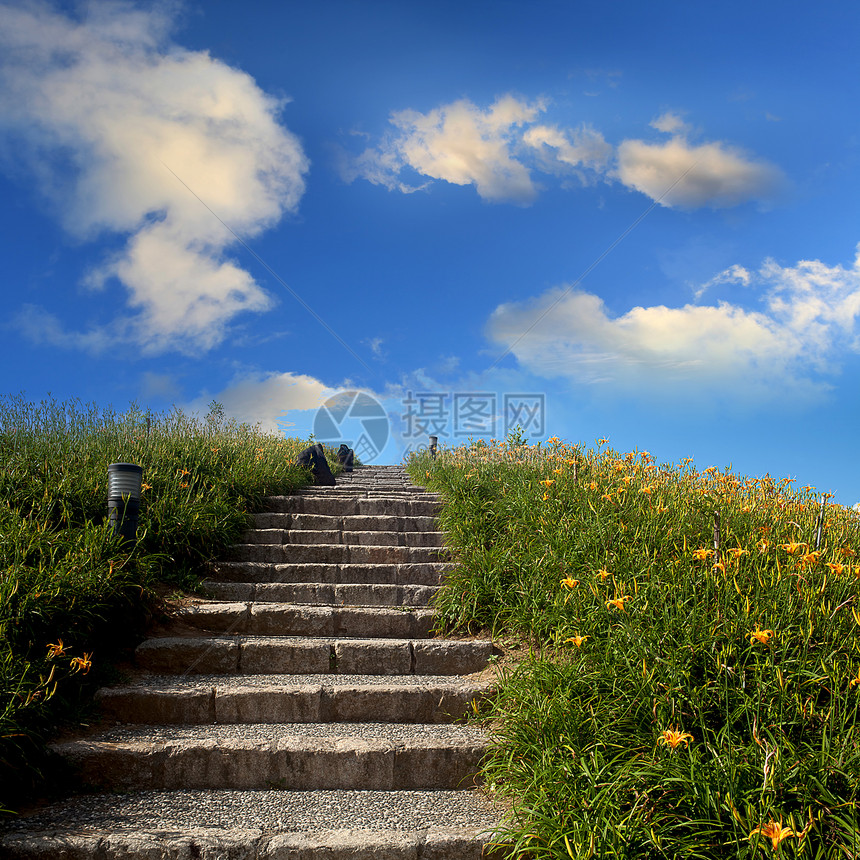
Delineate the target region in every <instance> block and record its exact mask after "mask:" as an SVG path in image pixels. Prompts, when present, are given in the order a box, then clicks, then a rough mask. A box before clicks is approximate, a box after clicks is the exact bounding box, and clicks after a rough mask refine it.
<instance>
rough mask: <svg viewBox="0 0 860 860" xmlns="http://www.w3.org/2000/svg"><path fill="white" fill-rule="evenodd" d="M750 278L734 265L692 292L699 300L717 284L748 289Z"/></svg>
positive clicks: (742, 269) (744, 271)
mask: <svg viewBox="0 0 860 860" xmlns="http://www.w3.org/2000/svg"><path fill="white" fill-rule="evenodd" d="M751 278H752V276H751V275H750V273H749V271H748V270H747V269H745V268H744V267H743V266H738V265H737V264H735V265H733V266H729V267H728V269H724V270H723V271H722V272H719V273H718V274H716V275H714V277H713V278H710V279H709V280H707V281H705V283H704V284H702V285H701V286H700V287H699V288H698V289H697V290H696V291H695V292H694V295H695V297H696V298H697V299H700V298H701V297H702V296H703V295H704V294H705V293H706V292H707V291H708V290H709V289H710V288H711V287H716V286H718V285H719V284H741V285H742V286H744V287H748V286H749V285H750V280H751Z"/></svg>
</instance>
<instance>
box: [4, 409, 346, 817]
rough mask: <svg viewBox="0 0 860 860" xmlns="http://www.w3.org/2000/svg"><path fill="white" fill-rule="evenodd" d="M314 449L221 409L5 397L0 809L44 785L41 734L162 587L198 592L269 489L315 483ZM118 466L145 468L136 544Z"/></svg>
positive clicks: (74, 702) (75, 704)
mask: <svg viewBox="0 0 860 860" xmlns="http://www.w3.org/2000/svg"><path fill="white" fill-rule="evenodd" d="M306 445H307V442H304V441H301V440H298V439H284V438H282V437H277V436H272V435H266V434H263V433H260V432H259V431H257V430H256V429H254V428H251V427H248V426H247V425H236V424H234V423H230V422H226V423H225V422H224V421H223V420H221V418H220V415H219V410H218V408H217V406H216V408H215V409H214V410H213V411H212V412H211V413H210V415H209V416H207V419H205V420H203V421H197V420H193V419H190V418H188V417H186V416H184V415H183V414H182V413H180V412H174V413H171V414H168V415H153V414H147V413H143V412H141V411H139V410H137V409H134V408H132V409H131V410H130V411H129V412H128V413H126V414H124V415H116V414H114V413H113V412H111V411H102V410H98V409H96V408H95V407H82V406H81V405H80V404H77V403H71V404H68V403H67V404H60V403H56V402H54V401H46V402H43V403H41V404H38V405H36V404H30V403H27V402H26V401H24V400H22V399H13V398H6V399H4V400H0V464H2V468H0V556H2V559H1V560H2V568H0V571H2V572H0V787H2V790H0V809H2V808H3V806H4V805H10V804H12V803H13V802H15V803H20V802H22V800H23V799H25V797H26V795H27V794H28V792H32V791H38V790H42V789H44V785H43V783H42V779H43V767H44V763H45V759H44V744H45V741H46V740H47V739H49V738H50V737H51V735H52V734H53V733H54V732H55V731H56V728H57V726H58V725H59V724H60V723H62V722H63V721H64V720H68V719H69V718H70V717H73V716H74V715H75V714H76V713H79V712H80V709H81V708H85V707H86V705H87V703H88V701H89V700H90V697H91V694H92V691H93V690H94V689H95V688H96V687H97V686H98V685H99V683H102V682H104V681H105V680H106V679H109V678H110V673H111V662H112V660H113V658H114V657H115V656H116V655H117V654H118V653H120V652H121V651H122V649H124V648H128V647H129V646H131V645H133V644H134V643H135V638H136V637H138V636H139V635H140V631H141V630H142V626H143V623H144V619H145V614H146V611H147V607H151V606H152V605H153V597H154V594H153V588H154V586H155V585H156V583H159V582H161V583H167V584H168V585H172V586H175V587H176V588H182V587H185V588H188V587H192V588H193V587H194V585H195V583H196V582H197V581H198V574H199V573H200V571H201V569H202V564H203V563H204V562H205V561H206V560H207V559H210V558H213V557H215V556H217V555H218V553H219V552H220V551H221V550H222V549H223V548H224V547H225V546H227V545H228V544H229V543H233V542H235V541H236V540H237V538H238V537H239V535H240V534H241V532H242V531H243V530H244V529H245V528H247V526H248V525H249V512H250V511H253V510H254V509H256V508H258V507H259V506H260V504H261V502H262V499H263V498H264V497H265V496H266V495H270V494H276V493H285V492H289V491H291V490H293V489H295V488H297V487H299V486H301V485H303V484H306V483H307V482H308V479H309V473H308V471H307V470H305V469H300V468H299V467H297V466H295V465H293V461H294V459H295V457H296V455H297V453H298V452H299V451H300V450H301V449H302V448H303V447H305V446H306ZM111 462H132V463H137V464H139V465H141V466H143V469H144V473H143V481H144V485H143V487H144V492H143V497H142V502H141V514H140V525H139V529H138V542H137V544H136V545H135V547H134V548H133V550H132V551H131V552H129V551H127V550H125V549H124V548H123V547H122V546H121V545H120V544H119V543H118V542H117V541H116V540H115V539H114V538H113V536H112V534H111V530H110V527H109V524H108V523H107V522H106V516H107V466H108V464H109V463H111ZM334 468H335V470H336V469H337V467H334Z"/></svg>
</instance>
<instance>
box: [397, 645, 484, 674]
mask: <svg viewBox="0 0 860 860" xmlns="http://www.w3.org/2000/svg"><path fill="white" fill-rule="evenodd" d="M413 650H414V653H415V674H416V675H468V674H470V673H472V672H479V671H481V669H483V668H484V667H485V666H486V665H487V659H488V658H489V657H490V655H491V654H492V652H493V645H492V643H491V642H476V641H471V642H457V641H451V640H443V639H425V640H417V641H416V642H414V643H413Z"/></svg>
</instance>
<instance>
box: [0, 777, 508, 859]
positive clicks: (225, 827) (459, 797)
mask: <svg viewBox="0 0 860 860" xmlns="http://www.w3.org/2000/svg"><path fill="white" fill-rule="evenodd" d="M500 817H501V809H500V808H499V807H497V806H496V805H494V804H493V803H492V802H491V801H489V800H488V799H487V798H486V796H485V795H484V794H482V793H481V792H479V791H476V790H471V791H448V790H439V791H405V790H404V791H301V792H296V791H277V790H260V791H225V790H217V789H210V790H205V791H200V790H187V791H164V792H161V791H145V792H139V793H133V794H118V793H110V794H90V795H83V796H79V797H75V798H71V799H69V800H66V801H63V802H62V803H57V804H53V805H51V806H49V807H47V808H43V809H40V810H39V811H38V812H36V813H34V814H32V815H28V816H26V817H21V818H19V819H17V820H15V821H13V822H11V824H10V825H9V827H10V830H9V831H8V832H6V833H5V834H2V835H0V856H2V857H4V858H7V860H92V859H93V858H99V860H191V858H201V860H312V858H325V860H370V858H372V860H481V858H482V857H484V858H485V860H487V858H489V856H490V855H489V854H487V853H483V852H485V851H487V850H489V848H490V843H491V836H490V833H491V831H492V830H493V829H494V828H495V827H496V826H497V822H498V820H499V818H500Z"/></svg>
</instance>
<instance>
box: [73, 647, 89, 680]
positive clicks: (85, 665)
mask: <svg viewBox="0 0 860 860" xmlns="http://www.w3.org/2000/svg"><path fill="white" fill-rule="evenodd" d="M90 657H92V652H90V653H89V654H88V653H86V652H84V656H83V657H72V659H71V661H70V665H71V667H72V671H74V672H80V671H83V673H84V674H85V675H86V674H87V672H89V671H90V666H92V665H93V661H92V660H91V659H90Z"/></svg>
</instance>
